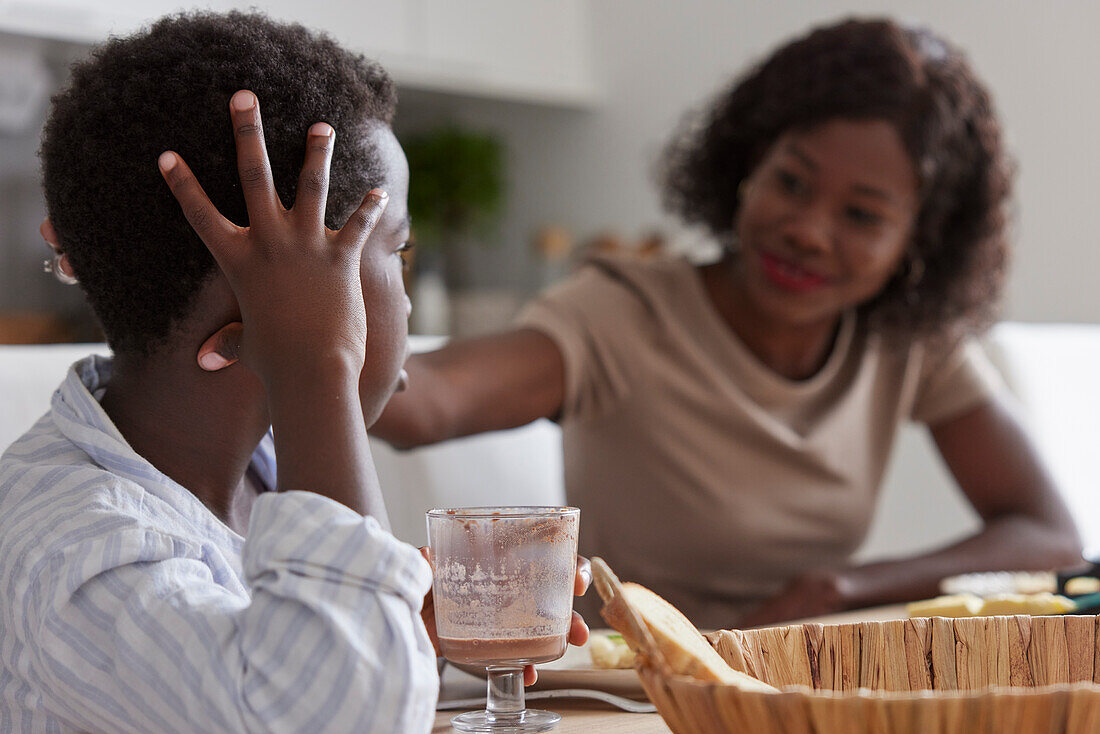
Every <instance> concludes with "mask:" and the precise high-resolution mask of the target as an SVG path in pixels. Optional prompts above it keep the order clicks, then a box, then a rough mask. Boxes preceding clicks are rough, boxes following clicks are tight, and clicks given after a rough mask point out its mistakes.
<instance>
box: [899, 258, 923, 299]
mask: <svg viewBox="0 0 1100 734" xmlns="http://www.w3.org/2000/svg"><path fill="white" fill-rule="evenodd" d="M903 278H904V280H903V283H904V286H905V300H906V302H908V303H909V305H910V306H914V305H916V303H917V301H919V300H920V291H919V290H918V289H919V287H920V283H921V281H922V280H923V279H924V259H923V258H922V257H921V256H920V255H912V256H909V257H907V258H906V265H905V274H904V276H903Z"/></svg>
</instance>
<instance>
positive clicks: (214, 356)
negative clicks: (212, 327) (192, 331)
mask: <svg viewBox="0 0 1100 734" xmlns="http://www.w3.org/2000/svg"><path fill="white" fill-rule="evenodd" d="M243 328H244V325H243V324H242V323H241V322H240V321H233V322H231V323H228V324H226V325H225V326H223V327H222V328H220V329H218V330H217V331H215V332H214V333H213V334H211V335H210V336H209V337H207V339H206V341H204V342H203V343H202V346H200V347H199V353H198V354H197V355H196V359H197V360H198V363H199V367H201V368H203V369H204V370H206V371H207V372H217V371H218V370H222V369H225V368H226V367H228V366H229V365H231V364H233V363H234V362H236V361H237V359H238V352H239V351H240V348H241V332H242V330H243Z"/></svg>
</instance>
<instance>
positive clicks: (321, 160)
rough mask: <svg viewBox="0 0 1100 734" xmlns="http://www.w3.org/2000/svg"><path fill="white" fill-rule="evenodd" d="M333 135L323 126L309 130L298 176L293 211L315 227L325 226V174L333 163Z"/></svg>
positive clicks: (319, 125)
mask: <svg viewBox="0 0 1100 734" xmlns="http://www.w3.org/2000/svg"><path fill="white" fill-rule="evenodd" d="M335 140H336V133H335V131H333V129H332V127H331V126H329V125H328V124H326V123H324V122H318V123H316V124H314V125H313V126H312V127H310V129H309V134H308V135H307V136H306V157H305V161H304V162H303V163H302V172H301V174H299V176H298V194H297V197H296V198H295V201H294V211H295V212H296V213H297V214H298V215H299V216H300V217H303V218H305V219H306V220H307V221H308V222H310V223H311V224H315V225H323V224H324V223H325V203H326V202H327V200H328V174H329V165H330V163H331V162H332V147H333V143H334V142H335Z"/></svg>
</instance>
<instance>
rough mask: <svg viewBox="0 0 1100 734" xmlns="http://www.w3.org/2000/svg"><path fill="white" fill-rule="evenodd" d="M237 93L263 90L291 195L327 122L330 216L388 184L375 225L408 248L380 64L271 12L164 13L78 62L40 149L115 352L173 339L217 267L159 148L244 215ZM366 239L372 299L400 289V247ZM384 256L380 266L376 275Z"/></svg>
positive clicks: (67, 241)
mask: <svg viewBox="0 0 1100 734" xmlns="http://www.w3.org/2000/svg"><path fill="white" fill-rule="evenodd" d="M239 89H249V90H251V91H253V92H255V93H256V95H257V97H258V98H259V100H260V104H261V107H262V111H263V127H264V136H265V139H266V143H267V149H268V156H269V158H270V160H271V169H272V173H273V176H274V180H275V186H276V189H277V191H278V193H279V195H280V197H281V199H282V201H283V204H284V205H285V206H290V205H292V204H293V202H294V195H295V189H296V187H297V183H298V174H299V171H300V168H301V165H302V159H303V156H304V153H305V141H306V131H307V130H308V129H309V127H310V125H312V124H313V123H315V122H327V123H329V124H330V125H332V127H333V128H334V129H335V130H336V146H335V149H334V152H333V156H332V167H331V179H330V186H329V195H328V208H327V213H326V224H327V225H328V226H329V227H330V228H339V227H341V226H342V225H343V224H344V222H345V220H346V219H347V218H348V216H349V215H350V214H351V213H352V212H353V211H355V209H356V208H357V207H358V206H359V204H360V203H361V201H362V199H363V196H364V195H365V194H366V192H367V191H368V190H370V189H371V188H372V187H374V186H381V187H383V188H387V189H388V190H389V193H390V195H391V200H390V206H389V207H388V208H387V213H386V219H388V220H393V221H390V222H385V221H384V222H382V223H380V225H379V227H378V230H376V235H375V236H374V237H372V240H375V239H378V238H383V237H385V238H389V239H395V238H396V239H397V240H398V242H397V244H398V245H399V244H400V240H401V238H403V237H404V236H406V234H404V233H403V232H402V230H403V229H404V220H405V206H404V203H405V202H404V198H405V187H406V185H407V171H406V169H405V163H404V158H403V155H402V154H401V151H400V147H399V146H398V145H397V143H396V141H395V140H393V136H392V133H391V132H390V130H389V123H390V121H391V120H392V118H393V114H394V109H395V105H396V94H395V91H394V85H393V82H392V80H391V79H390V77H389V76H388V75H387V74H386V72H385V71H384V70H383V69H382V68H381V67H380V66H378V65H377V64H375V63H373V62H370V61H367V60H365V59H364V58H363V57H362V56H358V55H355V54H352V53H349V52H348V51H345V50H344V49H342V48H340V47H339V46H337V45H336V44H335V43H334V42H333V41H332V40H330V39H328V38H326V37H324V36H319V35H316V34H314V33H311V32H309V31H307V30H306V29H304V28H302V27H301V26H297V25H283V24H280V23H276V22H273V21H271V20H269V19H268V18H266V17H264V16H262V15H256V14H242V13H230V14H228V15H221V14H197V15H181V16H175V17H170V18H166V19H163V20H160V21H158V22H157V23H156V24H154V25H153V26H152V28H151V29H150V30H149V31H148V32H145V33H142V34H139V35H137V36H134V37H130V38H123V39H114V40H112V41H110V42H108V43H107V44H105V45H104V46H102V47H101V48H99V49H98V50H97V51H96V52H95V53H94V54H93V55H92V56H91V57H90V58H89V59H88V60H86V61H83V62H81V63H79V64H78V65H76V66H75V67H74V68H73V77H72V81H71V83H70V85H69V87H68V88H66V89H65V90H64V91H62V92H61V93H60V94H58V95H57V96H56V97H55V98H54V100H53V106H52V110H51V113H50V116H49V119H48V120H47V122H46V127H45V130H44V132H43V139H42V147H41V151H40V155H41V158H42V167H43V182H44V188H45V195H46V204H47V209H48V212H49V217H50V219H51V221H52V222H53V225H54V229H55V230H56V232H57V235H58V239H59V240H60V247H61V249H62V250H63V251H64V252H65V253H66V255H67V256H68V259H69V262H70V263H71V265H72V268H73V270H74V271H75V273H76V276H77V277H78V278H79V280H80V283H81V286H82V287H83V288H84V290H85V292H86V293H87V295H88V299H89V301H90V302H91V304H92V308H93V309H94V310H95V312H96V315H97V316H98V317H99V319H100V322H101V323H102V325H103V329H104V332H105V333H106V336H107V339H108V341H109V342H110V344H111V346H112V348H113V349H114V350H115V352H117V353H120V354H127V355H134V356H145V355H149V354H151V353H153V352H154V351H156V350H157V349H158V348H159V347H161V346H162V345H164V344H165V343H166V342H168V341H169V337H171V335H172V334H173V332H174V330H175V328H176V327H177V326H179V325H180V323H181V322H182V321H183V320H184V319H185V318H187V317H188V316H189V314H191V312H192V311H193V310H194V309H195V307H196V299H198V297H199V294H200V291H202V290H203V288H204V286H205V285H207V284H208V283H209V282H210V280H211V279H212V277H213V276H215V275H217V274H218V273H219V271H218V268H217V265H216V263H215V262H214V259H213V257H212V256H211V255H210V253H209V252H208V250H207V248H206V246H205V245H204V244H203V243H202V241H201V240H200V239H199V238H198V236H197V235H196V234H195V233H194V231H193V230H192V229H191V227H190V226H189V225H188V223H187V221H186V220H185V218H184V216H183V214H182V213H181V211H180V208H179V204H177V202H176V200H175V199H174V198H173V196H172V194H171V192H170V191H169V189H168V187H167V186H165V184H164V181H163V179H162V178H161V175H160V172H159V171H158V169H157V158H158V156H159V155H160V154H161V153H162V152H163V151H165V150H174V151H176V152H178V153H179V154H180V155H182V156H183V158H184V160H185V161H187V163H188V165H190V167H191V169H192V170H193V171H194V172H195V175H196V176H197V178H198V180H199V182H200V183H201V184H202V186H203V188H204V189H205V191H206V193H207V194H208V195H209V197H210V199H211V201H212V202H213V203H214V204H215V206H217V207H218V210H219V211H220V212H221V213H222V214H223V215H224V216H226V217H227V218H228V219H230V220H231V221H233V222H235V223H237V224H239V225H246V224H247V223H248V222H247V215H246V211H245V204H244V198H243V196H242V194H241V187H240V181H239V176H238V169H237V156H236V150H235V147H234V142H233V134H232V128H231V126H230V123H229V114H228V102H229V99H230V97H231V96H232V95H233V93H234V92H236V91H237V90H239ZM395 188H396V189H397V190H396V191H395V190H394V189H395ZM395 205H396V206H395ZM382 230H385V231H382ZM371 249H372V248H371V244H370V243H368V245H367V248H366V250H365V252H364V256H363V260H364V278H363V280H364V289H365V290H367V291H368V299H369V298H370V293H369V291H370V289H371V288H372V287H376V286H378V285H380V284H382V285H385V286H387V287H390V289H391V290H392V289H393V288H392V286H393V283H392V281H393V278H394V275H393V273H391V272H390V271H389V268H392V267H394V263H395V262H396V263H397V264H396V269H397V270H398V273H397V281H398V284H399V282H400V277H399V275H400V273H399V268H400V264H399V256H398V255H395V254H393V253H391V252H389V251H388V250H389V249H393V248H388V249H387V250H386V252H385V253H384V254H376V255H375V256H374V260H373V261H372V260H371V258H372V255H371ZM374 249H380V248H374ZM380 258H381V259H380ZM377 267H382V268H384V269H385V272H384V273H382V272H379V273H374V274H373V277H368V276H370V275H372V274H371V273H368V272H367V271H368V269H371V268H375V269H377ZM379 295H381V294H379ZM391 295H392V294H391ZM401 298H402V300H403V298H404V296H403V293H402V296H401ZM370 305H371V304H370V303H369V302H368V310H369V307H370ZM401 310H402V311H404V308H403V307H402V309H401ZM404 317H405V314H404V313H402V314H401V315H400V318H401V319H402V320H403V318H404ZM390 327H392V328H393V329H394V330H401V331H403V328H404V327H403V324H402V325H401V326H397V325H393V324H391V325H390ZM397 336H398V335H397V334H394V337H395V339H396V337H397ZM400 337H401V342H402V347H401V348H402V349H403V339H404V335H403V334H401V335H400Z"/></svg>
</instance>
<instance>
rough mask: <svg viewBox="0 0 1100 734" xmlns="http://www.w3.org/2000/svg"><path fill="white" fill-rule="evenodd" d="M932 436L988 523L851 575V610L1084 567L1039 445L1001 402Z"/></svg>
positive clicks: (938, 429) (1078, 541)
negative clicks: (963, 584)
mask: <svg viewBox="0 0 1100 734" xmlns="http://www.w3.org/2000/svg"><path fill="white" fill-rule="evenodd" d="M932 437H933V438H934V439H935V441H936V446H937V448H938V449H939V451H940V455H941V456H943V458H944V461H946V462H947V466H948V468H949V469H950V470H951V473H952V474H953V475H954V476H955V479H956V481H958V483H959V486H960V487H961V488H962V490H963V492H964V493H965V494H966V496H967V499H969V500H970V504H971V505H973V507H974V509H975V510H976V511H977V513H978V515H979V516H980V517H981V518H982V522H983V527H982V530H981V531H979V532H978V533H977V534H976V535H973V536H971V537H970V538H967V539H965V540H963V541H961V542H959V543H956V544H954V545H951V546H949V547H947V548H944V549H942V550H939V551H936V552H934V553H930V554H928V555H924V556H920V557H917V558H913V559H909V560H905V561H887V562H882V563H874V564H869V565H866V566H862V567H858V568H854V569H852V570H851V571H850V577H851V578H850V583H851V587H852V588H851V590H850V594H851V598H850V602H851V603H850V606H853V607H854V606H867V605H870V604H876V603H886V602H891V601H900V600H907V599H918V598H924V597H928V596H934V595H935V594H937V593H938V588H939V581H940V579H942V578H944V577H946V576H952V575H955V574H959V573H966V572H970V571H1008V570H1049V569H1055V568H1061V567H1064V566H1071V565H1073V564H1076V563H1080V562H1081V539H1080V537H1079V536H1078V534H1077V528H1076V526H1075V525H1074V522H1073V518H1072V517H1071V516H1070V513H1069V509H1068V508H1067V507H1066V505H1065V503H1064V502H1063V501H1062V498H1061V497H1060V496H1059V494H1058V490H1057V489H1056V488H1055V486H1054V482H1053V480H1052V479H1051V477H1050V474H1049V473H1048V471H1047V469H1046V467H1045V466H1044V465H1043V461H1042V459H1041V458H1040V457H1039V454H1038V452H1037V451H1036V449H1035V446H1034V445H1033V444H1032V442H1031V440H1030V439H1029V438H1028V436H1027V434H1026V432H1025V431H1024V429H1023V427H1022V426H1021V425H1020V422H1019V421H1018V420H1017V419H1016V417H1015V416H1014V415H1013V414H1012V412H1011V411H1010V410H1009V409H1008V407H1007V406H1006V405H1005V404H1004V403H1003V402H1002V401H1000V400H997V399H994V400H992V401H990V402H989V403H986V404H985V405H983V406H981V407H978V408H975V409H973V410H971V411H968V412H966V413H964V414H963V415H961V416H958V417H957V418H953V419H951V420H948V421H946V422H944V423H942V424H940V425H938V426H935V427H933V428H932Z"/></svg>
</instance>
